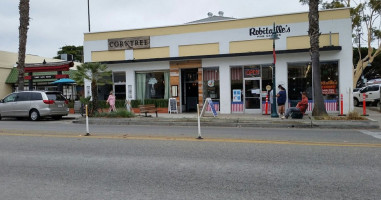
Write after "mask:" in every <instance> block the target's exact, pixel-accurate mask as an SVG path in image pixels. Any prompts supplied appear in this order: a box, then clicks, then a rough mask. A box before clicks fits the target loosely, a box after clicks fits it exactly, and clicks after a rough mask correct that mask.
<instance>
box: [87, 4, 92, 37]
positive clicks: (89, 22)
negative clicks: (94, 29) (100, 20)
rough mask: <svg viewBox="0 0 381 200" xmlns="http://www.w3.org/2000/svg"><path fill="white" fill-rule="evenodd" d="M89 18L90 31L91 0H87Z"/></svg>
mask: <svg viewBox="0 0 381 200" xmlns="http://www.w3.org/2000/svg"><path fill="white" fill-rule="evenodd" d="M87 19H88V21H89V32H91V31H90V0H87Z"/></svg>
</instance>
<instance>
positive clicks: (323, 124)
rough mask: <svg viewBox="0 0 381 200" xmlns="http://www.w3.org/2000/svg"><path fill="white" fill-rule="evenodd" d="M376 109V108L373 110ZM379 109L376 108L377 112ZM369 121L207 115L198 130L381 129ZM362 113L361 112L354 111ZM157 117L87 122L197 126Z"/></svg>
mask: <svg viewBox="0 0 381 200" xmlns="http://www.w3.org/2000/svg"><path fill="white" fill-rule="evenodd" d="M375 108H376V107H375ZM376 109H378V108H376ZM367 110H368V114H369V116H368V117H367V118H368V120H364V121H361V120H351V121H344V120H315V119H314V118H313V117H311V114H309V115H305V116H304V117H303V119H285V120H282V119H281V118H272V117H271V116H270V115H260V114H219V115H218V116H217V117H213V115H212V114H211V113H206V114H205V115H204V116H203V117H202V118H201V126H217V127H261V128H293V127H296V128H337V129H379V128H380V127H381V113H380V112H379V111H377V110H375V109H374V108H370V109H367ZM355 111H357V112H359V113H362V108H361V107H360V108H358V107H356V108H355ZM158 116H159V117H157V118H156V117H155V115H154V114H153V115H152V117H144V116H142V115H139V114H137V115H136V117H135V118H89V123H90V124H98V125H162V126H197V114H196V113H182V114H167V113H159V114H158ZM68 117H70V118H73V119H74V121H73V122H74V123H81V124H83V123H85V117H81V115H78V114H77V115H76V114H71V115H69V116H68Z"/></svg>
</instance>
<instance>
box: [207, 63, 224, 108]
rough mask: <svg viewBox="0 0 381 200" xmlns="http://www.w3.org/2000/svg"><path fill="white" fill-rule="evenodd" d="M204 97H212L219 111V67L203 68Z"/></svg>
mask: <svg viewBox="0 0 381 200" xmlns="http://www.w3.org/2000/svg"><path fill="white" fill-rule="evenodd" d="M203 97H204V101H205V99H206V98H211V99H212V101H213V103H214V107H215V109H216V110H217V111H219V110H220V106H219V105H220V77H219V69H218V68H208V69H204V70H203Z"/></svg>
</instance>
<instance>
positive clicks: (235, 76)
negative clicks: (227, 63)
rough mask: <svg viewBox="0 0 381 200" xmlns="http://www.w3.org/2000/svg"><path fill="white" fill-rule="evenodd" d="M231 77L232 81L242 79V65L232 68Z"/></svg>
mask: <svg viewBox="0 0 381 200" xmlns="http://www.w3.org/2000/svg"><path fill="white" fill-rule="evenodd" d="M231 79H232V81H240V80H242V67H233V68H231Z"/></svg>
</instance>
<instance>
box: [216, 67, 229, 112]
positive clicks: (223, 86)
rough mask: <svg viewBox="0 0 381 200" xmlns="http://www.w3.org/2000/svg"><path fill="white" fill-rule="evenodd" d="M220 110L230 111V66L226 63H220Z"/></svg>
mask: <svg viewBox="0 0 381 200" xmlns="http://www.w3.org/2000/svg"><path fill="white" fill-rule="evenodd" d="M219 70H220V112H221V113H222V114H230V113H231V95H232V94H231V89H230V87H231V84H230V82H231V80H230V68H229V66H228V65H226V66H225V65H220V69H219Z"/></svg>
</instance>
